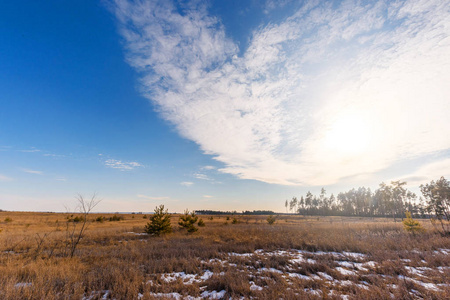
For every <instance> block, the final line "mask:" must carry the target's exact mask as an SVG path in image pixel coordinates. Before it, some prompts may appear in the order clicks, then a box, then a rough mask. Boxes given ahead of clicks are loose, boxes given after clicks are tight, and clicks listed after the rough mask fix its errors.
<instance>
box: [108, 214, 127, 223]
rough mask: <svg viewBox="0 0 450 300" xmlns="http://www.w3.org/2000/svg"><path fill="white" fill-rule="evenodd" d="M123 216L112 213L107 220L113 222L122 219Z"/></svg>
mask: <svg viewBox="0 0 450 300" xmlns="http://www.w3.org/2000/svg"><path fill="white" fill-rule="evenodd" d="M124 219H125V218H124V217H123V216H118V215H114V216H112V217H109V221H110V222H114V221H121V220H124Z"/></svg>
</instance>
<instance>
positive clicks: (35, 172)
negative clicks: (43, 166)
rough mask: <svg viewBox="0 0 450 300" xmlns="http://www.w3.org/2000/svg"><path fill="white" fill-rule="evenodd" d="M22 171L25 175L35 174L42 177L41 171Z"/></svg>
mask: <svg viewBox="0 0 450 300" xmlns="http://www.w3.org/2000/svg"><path fill="white" fill-rule="evenodd" d="M22 171H23V172H25V173H29V174H36V175H42V174H43V172H42V171H37V170H31V169H22Z"/></svg>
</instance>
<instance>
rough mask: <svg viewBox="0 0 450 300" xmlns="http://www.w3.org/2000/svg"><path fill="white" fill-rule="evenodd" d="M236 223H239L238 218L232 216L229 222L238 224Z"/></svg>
mask: <svg viewBox="0 0 450 300" xmlns="http://www.w3.org/2000/svg"><path fill="white" fill-rule="evenodd" d="M238 223H239V220H238V219H236V218H233V221H231V224H238Z"/></svg>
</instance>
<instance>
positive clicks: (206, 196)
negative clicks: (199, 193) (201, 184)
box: [203, 195, 214, 198]
mask: <svg viewBox="0 0 450 300" xmlns="http://www.w3.org/2000/svg"><path fill="white" fill-rule="evenodd" d="M213 197H214V196H211V195H203V198H213Z"/></svg>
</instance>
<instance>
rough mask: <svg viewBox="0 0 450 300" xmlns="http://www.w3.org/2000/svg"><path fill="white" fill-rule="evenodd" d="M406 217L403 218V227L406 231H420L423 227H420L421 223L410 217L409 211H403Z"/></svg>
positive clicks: (413, 232)
mask: <svg viewBox="0 0 450 300" xmlns="http://www.w3.org/2000/svg"><path fill="white" fill-rule="evenodd" d="M405 215H406V219H405V220H403V222H402V223H403V227H404V228H405V230H406V231H407V232H410V233H412V234H416V233H419V232H422V231H423V230H424V229H423V228H422V225H420V223H419V222H418V221H416V220H414V219H413V218H412V217H411V213H410V212H409V211H407V212H405Z"/></svg>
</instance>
